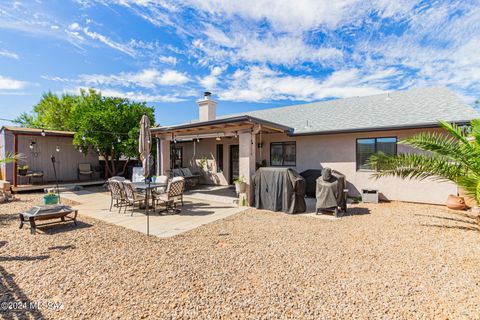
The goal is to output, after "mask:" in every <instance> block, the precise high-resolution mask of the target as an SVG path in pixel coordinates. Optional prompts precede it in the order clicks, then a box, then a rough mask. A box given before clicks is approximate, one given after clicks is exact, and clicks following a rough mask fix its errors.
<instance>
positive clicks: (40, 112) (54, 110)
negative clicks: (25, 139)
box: [14, 92, 78, 131]
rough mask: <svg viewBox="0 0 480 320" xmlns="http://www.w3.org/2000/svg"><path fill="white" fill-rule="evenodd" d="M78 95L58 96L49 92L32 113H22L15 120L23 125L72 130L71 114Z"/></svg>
mask: <svg viewBox="0 0 480 320" xmlns="http://www.w3.org/2000/svg"><path fill="white" fill-rule="evenodd" d="M77 100H78V96H76V95H71V94H63V95H62V96H60V97H59V96H57V95H56V94H54V93H52V92H47V93H45V94H44V95H43V96H42V99H40V102H38V103H37V104H36V105H35V106H34V107H33V111H32V113H30V114H29V113H25V112H24V113H22V114H20V116H19V117H17V118H16V119H15V120H14V122H16V123H17V124H19V125H21V126H22V127H29V128H44V129H50V130H64V131H71V130H72V127H73V124H72V123H71V121H70V114H71V112H72V110H73V108H74V107H75V105H76V104H77Z"/></svg>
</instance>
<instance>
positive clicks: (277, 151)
mask: <svg viewBox="0 0 480 320" xmlns="http://www.w3.org/2000/svg"><path fill="white" fill-rule="evenodd" d="M296 157H297V147H296V144H295V142H272V143H271V144H270V165H272V166H294V165H295V162H296Z"/></svg>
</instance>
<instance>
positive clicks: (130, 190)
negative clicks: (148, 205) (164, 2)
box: [121, 180, 146, 216]
mask: <svg viewBox="0 0 480 320" xmlns="http://www.w3.org/2000/svg"><path fill="white" fill-rule="evenodd" d="M121 184H122V186H123V190H124V194H125V211H124V212H127V207H128V206H132V214H131V215H132V216H133V210H134V209H135V203H138V204H139V207H140V204H141V203H142V202H145V199H146V197H145V196H144V195H141V194H139V193H137V192H136V191H135V186H134V185H133V183H132V182H131V181H128V180H125V181H123V182H121Z"/></svg>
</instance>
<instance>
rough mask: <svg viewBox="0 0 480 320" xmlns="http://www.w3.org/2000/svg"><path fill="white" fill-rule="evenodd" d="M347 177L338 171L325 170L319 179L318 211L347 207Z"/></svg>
mask: <svg viewBox="0 0 480 320" xmlns="http://www.w3.org/2000/svg"><path fill="white" fill-rule="evenodd" d="M343 189H345V176H344V175H343V174H341V173H340V172H338V171H334V170H331V169H330V168H324V169H323V170H322V175H321V176H320V177H319V178H318V179H317V196H316V198H317V205H316V207H317V209H326V208H333V207H342V209H343V208H344V206H345V200H346V199H345V194H344V193H343Z"/></svg>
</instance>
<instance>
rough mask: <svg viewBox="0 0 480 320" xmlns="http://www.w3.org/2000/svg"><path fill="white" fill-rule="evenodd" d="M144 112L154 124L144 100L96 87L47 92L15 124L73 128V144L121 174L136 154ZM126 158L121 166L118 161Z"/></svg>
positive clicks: (108, 170) (61, 128)
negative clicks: (106, 94) (110, 93)
mask: <svg viewBox="0 0 480 320" xmlns="http://www.w3.org/2000/svg"><path fill="white" fill-rule="evenodd" d="M144 113H146V114H147V115H148V116H149V118H150V121H151V123H152V124H153V123H154V110H153V108H152V107H148V106H146V104H145V103H137V102H132V101H129V100H128V99H123V98H114V97H104V96H102V95H101V93H100V92H97V91H95V90H88V91H87V90H82V91H81V92H80V94H79V95H71V94H64V95H62V96H57V95H56V94H54V93H51V92H48V93H46V94H44V95H43V96H42V99H41V100H40V102H39V103H38V104H36V105H35V106H34V108H33V112H32V113H30V114H27V113H22V114H21V115H20V116H19V117H18V118H17V119H16V121H17V123H19V124H20V125H22V126H25V127H33V128H44V129H50V130H66V131H74V132H75V136H74V139H73V143H74V145H75V146H76V147H77V148H78V149H79V150H81V151H82V152H83V153H84V154H86V153H87V152H96V153H98V154H99V155H101V156H102V157H103V158H104V159H105V160H106V169H107V173H108V175H110V176H112V175H115V174H123V173H125V170H126V168H127V165H128V162H129V160H130V158H132V157H137V156H138V130H139V127H140V118H141V117H142V115H143V114H144ZM122 156H123V157H125V158H126V160H127V161H126V162H125V164H124V165H123V167H122V168H117V161H116V160H119V159H120V158H121V157H122Z"/></svg>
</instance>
